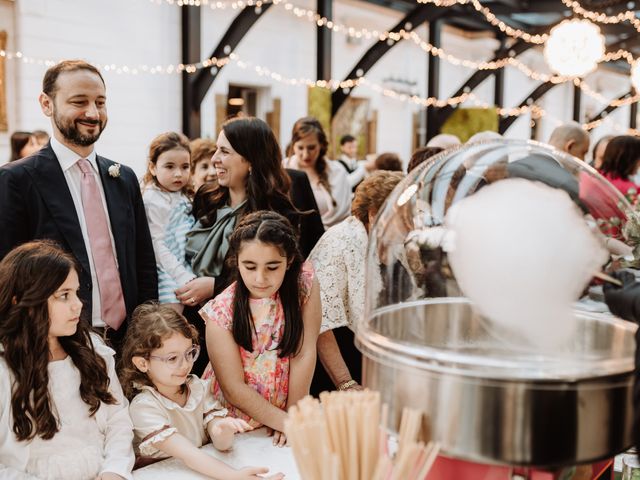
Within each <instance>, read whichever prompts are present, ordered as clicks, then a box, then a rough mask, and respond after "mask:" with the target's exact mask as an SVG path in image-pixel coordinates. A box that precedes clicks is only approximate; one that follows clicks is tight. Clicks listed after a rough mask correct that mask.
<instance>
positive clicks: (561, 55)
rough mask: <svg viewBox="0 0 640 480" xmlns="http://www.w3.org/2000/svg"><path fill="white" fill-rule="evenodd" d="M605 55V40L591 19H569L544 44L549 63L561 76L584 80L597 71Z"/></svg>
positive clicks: (553, 31)
mask: <svg viewBox="0 0 640 480" xmlns="http://www.w3.org/2000/svg"><path fill="white" fill-rule="evenodd" d="M603 55H604V37H603V36H602V34H601V33H600V28H599V27H598V26H597V25H594V24H593V23H591V22H589V21H588V20H565V21H564V22H562V23H561V24H560V25H557V26H556V27H553V29H551V33H550V35H549V39H548V40H547V42H546V43H545V45H544V57H545V59H546V61H547V64H548V65H549V67H550V68H551V69H552V70H553V71H554V72H556V73H558V74H560V75H567V76H572V77H583V76H585V75H586V74H588V73H590V72H592V71H593V70H595V68H596V67H597V66H598V62H599V61H600V60H601V59H602V56H603Z"/></svg>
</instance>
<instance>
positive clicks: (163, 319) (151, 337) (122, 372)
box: [118, 302, 198, 400]
mask: <svg viewBox="0 0 640 480" xmlns="http://www.w3.org/2000/svg"><path fill="white" fill-rule="evenodd" d="M174 333H180V334H181V335H183V336H184V337H185V338H188V339H190V340H191V342H192V343H193V344H194V345H198V331H197V330H196V328H195V327H194V326H193V325H191V324H190V323H189V322H188V321H187V319H186V318H184V317H183V316H182V315H180V314H179V313H178V312H176V311H175V310H173V309H172V308H171V307H169V306H167V305H161V304H159V303H157V302H147V303H143V304H142V305H139V306H138V307H136V309H135V310H134V311H133V315H132V316H131V323H130V324H129V328H128V329H127V339H126V340H125V342H124V347H122V358H121V359H120V363H119V365H118V374H119V377H120V384H121V385H122V390H123V391H124V394H125V396H126V397H127V398H128V399H129V400H131V399H132V398H133V397H135V396H136V394H137V393H138V392H139V391H140V388H139V387H140V385H147V386H149V387H153V388H155V386H154V385H153V383H152V382H151V380H150V379H149V376H148V375H147V374H146V373H143V372H141V371H140V370H138V369H137V368H136V366H135V365H134V364H133V357H142V358H146V359H149V356H150V355H151V352H153V351H154V350H156V349H158V348H162V344H163V343H164V341H165V340H166V339H168V338H169V337H171V335H173V334H174ZM183 388H184V385H183Z"/></svg>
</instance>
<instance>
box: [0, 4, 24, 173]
mask: <svg viewBox="0 0 640 480" xmlns="http://www.w3.org/2000/svg"><path fill="white" fill-rule="evenodd" d="M14 6H15V4H14V3H13V2H11V1H9V0H0V30H4V31H6V32H7V50H8V51H11V50H15V48H16V46H15V26H14ZM5 67H6V85H5V92H6V95H7V117H8V118H7V119H8V121H9V131H8V132H0V165H2V164H3V163H4V162H6V161H7V160H9V155H10V153H11V147H10V146H9V137H10V135H11V132H13V131H15V130H21V129H23V128H25V127H23V126H22V125H21V124H20V122H19V121H18V119H17V116H16V91H17V85H16V78H17V76H16V62H13V61H5Z"/></svg>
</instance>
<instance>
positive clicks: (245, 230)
mask: <svg viewBox="0 0 640 480" xmlns="http://www.w3.org/2000/svg"><path fill="white" fill-rule="evenodd" d="M229 243H230V245H229V252H230V254H231V262H232V265H233V267H234V270H235V276H236V281H235V282H234V283H232V284H231V285H230V286H229V287H228V288H227V289H226V290H224V291H223V292H222V293H221V294H220V295H218V296H217V297H216V298H214V299H213V300H211V301H210V302H209V303H207V304H206V305H205V306H204V308H203V309H202V310H201V311H200V315H201V316H202V318H203V319H204V320H205V322H206V324H207V346H208V351H209V358H210V360H211V366H212V367H213V370H211V368H207V370H206V371H205V374H204V377H205V378H207V377H208V376H212V375H213V393H214V394H215V395H216V398H218V400H220V401H221V402H222V403H223V405H224V406H225V407H227V408H228V409H229V414H230V415H231V416H234V417H238V418H243V419H245V420H247V421H249V422H250V423H251V425H252V426H254V427H258V426H260V425H261V424H262V425H266V426H267V427H269V428H270V429H272V430H273V431H274V440H273V443H274V444H275V445H278V446H283V445H284V444H285V443H286V437H285V435H284V434H283V433H282V432H283V431H284V420H285V418H286V416H287V413H286V412H287V410H288V408H289V407H290V406H291V405H295V404H296V403H297V402H298V400H300V399H301V398H302V397H304V396H305V395H308V394H309V386H310V384H311V378H312V376H313V370H314V368H315V365H316V341H317V339H318V332H319V330H320V319H321V308H320V289H319V287H318V283H317V281H316V280H315V275H314V272H313V268H312V267H311V264H308V263H303V262H302V256H301V255H300V251H299V249H298V240H297V235H296V232H295V230H294V229H293V227H292V225H291V223H289V221H288V220H287V219H286V218H285V217H283V216H282V215H280V214H278V213H275V212H269V211H264V210H263V211H258V212H254V213H251V214H248V215H246V216H245V217H244V218H243V219H242V220H241V221H240V223H239V224H238V225H237V226H236V228H235V230H234V231H233V233H232V234H231V237H230V239H229Z"/></svg>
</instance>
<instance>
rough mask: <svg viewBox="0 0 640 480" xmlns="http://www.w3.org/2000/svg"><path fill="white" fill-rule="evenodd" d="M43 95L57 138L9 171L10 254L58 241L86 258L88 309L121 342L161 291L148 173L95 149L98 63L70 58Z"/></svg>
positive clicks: (100, 103)
mask: <svg viewBox="0 0 640 480" xmlns="http://www.w3.org/2000/svg"><path fill="white" fill-rule="evenodd" d="M39 101H40V106H41V108H42V111H43V113H44V114H45V115H46V116H48V117H50V118H51V126H52V129H53V137H52V139H51V141H50V143H49V144H47V145H46V146H45V147H43V148H42V150H40V151H39V152H37V153H35V154H34V155H32V156H30V157H27V158H25V159H23V160H19V161H16V162H12V163H9V164H7V165H4V166H3V167H1V168H0V232H2V233H1V234H0V258H3V257H4V256H5V255H6V254H7V253H8V252H9V251H10V250H11V249H12V248H14V247H15V246H17V245H19V244H21V243H24V242H27V241H30V240H34V239H43V238H46V239H51V240H55V241H56V242H58V243H59V244H60V246H61V247H62V248H64V249H65V250H67V251H68V252H69V253H71V254H72V255H73V256H74V257H75V259H76V261H77V264H78V268H79V272H78V274H79V277H80V292H79V296H80V298H81V299H82V301H83V303H84V306H85V307H84V309H83V316H84V317H85V318H86V319H88V320H90V322H91V325H92V326H93V327H95V328H96V329H98V330H101V331H103V332H104V333H105V335H106V336H108V337H109V338H110V339H111V340H112V341H113V342H114V343H115V344H116V345H117V344H118V343H120V341H121V340H122V337H123V335H124V332H125V330H126V321H125V320H126V318H127V317H128V316H129V315H130V314H131V312H132V311H133V309H134V308H135V307H136V306H137V305H139V304H140V303H142V302H144V301H146V300H150V299H156V298H158V277H157V272H156V264H155V257H154V253H153V247H152V244H151V236H150V234H149V226H148V224H147V218H146V215H145V211H144V205H143V203H142V197H141V195H140V189H139V186H138V180H137V178H136V176H135V174H134V172H133V171H132V170H131V169H130V168H128V167H125V166H124V165H120V164H118V163H115V162H113V161H111V160H108V159H106V158H104V157H100V156H98V155H96V153H95V149H94V145H95V142H96V141H97V140H98V138H99V137H100V134H101V133H102V130H103V129H104V128H105V126H106V124H107V110H106V88H105V84H104V80H103V78H102V75H101V74H100V72H99V71H98V70H97V69H96V68H95V67H93V66H92V65H90V64H88V63H86V62H83V61H75V60H73V61H69V60H67V61H63V62H60V63H58V64H57V65H55V66H53V67H51V68H49V70H47V72H46V74H45V76H44V80H43V91H42V93H41V94H40V97H39ZM42 274H43V275H46V274H47V272H42Z"/></svg>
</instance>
